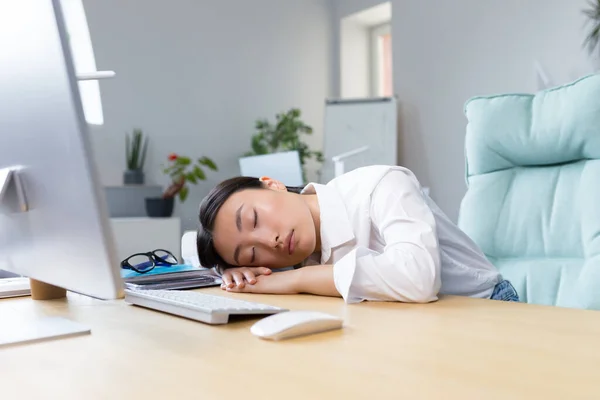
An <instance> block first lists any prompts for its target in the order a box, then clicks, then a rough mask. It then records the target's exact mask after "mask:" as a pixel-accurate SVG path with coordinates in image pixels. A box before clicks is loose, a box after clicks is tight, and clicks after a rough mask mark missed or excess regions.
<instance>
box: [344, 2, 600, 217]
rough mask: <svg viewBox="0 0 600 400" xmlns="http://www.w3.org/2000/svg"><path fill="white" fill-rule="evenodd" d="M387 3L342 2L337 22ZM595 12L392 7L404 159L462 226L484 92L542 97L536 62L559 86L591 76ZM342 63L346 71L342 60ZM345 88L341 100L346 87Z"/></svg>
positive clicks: (541, 5)
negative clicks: (472, 105) (587, 45)
mask: <svg viewBox="0 0 600 400" xmlns="http://www.w3.org/2000/svg"><path fill="white" fill-rule="evenodd" d="M378 3H380V1H377V0H334V12H335V14H336V18H335V19H334V23H335V21H339V20H340V19H341V18H343V17H344V16H347V15H350V14H352V13H355V12H357V11H360V10H361V9H364V8H368V7H371V6H373V5H376V4H378ZM585 5H586V1H585V0H527V1H523V0H502V1H493V0H452V1H447V0H426V1H425V0H402V1H400V0H392V15H393V17H392V41H393V51H394V60H393V62H394V66H393V70H394V87H395V92H396V94H397V95H398V98H399V100H400V104H401V118H400V129H401V132H400V146H401V149H400V160H401V163H402V164H403V165H405V166H407V167H408V168H411V169H412V170H413V171H414V172H415V173H416V174H417V176H418V177H419V178H420V180H421V182H422V183H423V184H424V185H427V186H431V191H432V196H433V197H434V198H435V200H436V201H437V202H438V203H439V205H440V207H441V208H442V209H443V210H444V211H445V212H447V213H448V215H449V216H450V217H451V218H452V219H454V220H456V218H457V215H458V209H459V205H460V201H461V199H462V197H463V195H464V193H465V190H466V187H465V183H464V158H463V154H464V152H463V147H464V135H465V126H466V119H465V117H464V114H463V105H464V103H465V102H466V101H467V99H468V98H470V97H472V96H475V95H480V94H491V93H497V92H515V91H516V92H523V91H526V92H531V91H535V90H536V89H537V87H536V82H537V81H536V77H535V75H534V73H533V63H534V60H535V59H538V60H540V62H541V63H542V64H543V66H544V67H545V69H546V70H547V71H548V72H549V74H550V75H551V76H552V77H553V78H554V80H555V83H564V82H566V81H569V80H572V79H575V78H576V77H578V76H580V75H582V74H586V73H589V72H590V71H591V67H590V65H589V61H588V60H589V59H588V57H587V55H586V54H585V52H584V51H583V50H582V47H581V43H582V40H583V38H584V36H585V33H584V30H583V25H584V21H585V20H584V17H583V16H582V14H581V9H582V8H584V7H585ZM336 28H337V30H336V31H335V32H339V26H338V27H335V28H334V29H336ZM333 57H334V68H338V69H339V62H338V64H335V58H336V57H337V58H338V59H339V53H337V54H333ZM338 76H339V75H338ZM335 90H337V92H336V93H334V94H336V95H339V85H338V86H335Z"/></svg>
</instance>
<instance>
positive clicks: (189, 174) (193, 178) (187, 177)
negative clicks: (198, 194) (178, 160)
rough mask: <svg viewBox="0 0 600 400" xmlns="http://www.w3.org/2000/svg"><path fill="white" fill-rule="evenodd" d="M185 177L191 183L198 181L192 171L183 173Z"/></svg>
mask: <svg viewBox="0 0 600 400" xmlns="http://www.w3.org/2000/svg"><path fill="white" fill-rule="evenodd" d="M185 179H187V180H188V181H190V182H192V183H193V184H196V183H198V180H197V179H196V175H194V174H193V173H192V172H190V173H187V174H185Z"/></svg>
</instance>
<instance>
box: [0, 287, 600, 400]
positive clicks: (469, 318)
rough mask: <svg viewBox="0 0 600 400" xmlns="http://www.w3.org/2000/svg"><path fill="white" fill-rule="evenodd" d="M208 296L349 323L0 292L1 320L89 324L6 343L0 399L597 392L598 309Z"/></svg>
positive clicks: (567, 395)
mask: <svg viewBox="0 0 600 400" xmlns="http://www.w3.org/2000/svg"><path fill="white" fill-rule="evenodd" d="M205 290H206V289H205ZM208 292H211V293H216V294H222V295H231V296H234V297H241V298H245V299H248V300H252V301H261V302H264V303H267V304H273V305H278V306H282V307H286V308H290V309H311V310H321V311H325V312H328V313H331V314H335V315H339V316H341V317H343V318H344V319H345V323H346V328H345V329H344V330H341V331H334V332H329V333H323V334H318V335H313V336H308V337H303V338H297V339H292V340H288V341H283V342H270V341H264V340H260V339H258V338H256V337H254V336H252V335H251V334H250V332H249V328H250V326H251V325H252V323H254V322H255V321H256V320H255V319H253V320H246V321H240V322H235V323H231V324H229V325H223V326H209V325H205V324H202V323H199V322H194V321H190V320H186V319H183V318H179V317H175V316H171V315H168V314H163V313H159V312H155V311H151V310H146V309H143V308H139V307H136V306H131V305H127V304H125V303H124V302H123V301H114V302H101V301H95V300H91V299H88V298H85V297H81V296H73V295H70V298H69V300H68V301H66V300H55V301H46V302H43V301H36V302H34V301H32V300H31V299H29V298H21V299H5V300H0V315H2V312H3V310H7V308H8V309H10V310H11V311H13V312H14V311H15V310H18V311H19V312H20V313H21V312H22V313H24V314H32V315H61V316H66V317H69V318H71V319H73V320H76V321H79V322H82V323H85V324H88V325H89V326H91V327H92V334H91V335H87V336H81V337H75V338H68V339H60V340H56V341H51V342H43V343H37V344H30V345H23V346H17V347H10V348H4V349H0V398H2V399H30V398H31V399H54V398H56V399H59V398H60V399H138V398H139V399H184V398H185V399H187V398H194V399H233V398H236V399H253V398H261V399H269V398H273V399H326V398H327V399H344V400H345V399H356V398H360V399H369V398H373V399H453V398H461V399H485V400H489V399H502V400H506V399H511V400H512V399H520V398H523V399H544V400H546V399H550V398H552V399H575V398H588V399H592V398H595V399H598V398H600V312H594V311H583V310H569V309H560V308H553V307H541V306H533V305H526V304H515V303H502V302H496V301H490V300H475V299H468V298H458V297H451V298H443V299H441V300H440V301H438V302H437V303H432V304H426V305H414V304H399V303H362V304H356V305H346V304H344V303H343V301H342V300H340V299H332V298H322V297H313V296H266V295H265V296H260V295H243V294H240V295H234V294H227V293H223V292H222V291H220V290H219V289H208ZM0 321H1V319H0ZM0 329H1V327H0ZM50 393H52V395H50Z"/></svg>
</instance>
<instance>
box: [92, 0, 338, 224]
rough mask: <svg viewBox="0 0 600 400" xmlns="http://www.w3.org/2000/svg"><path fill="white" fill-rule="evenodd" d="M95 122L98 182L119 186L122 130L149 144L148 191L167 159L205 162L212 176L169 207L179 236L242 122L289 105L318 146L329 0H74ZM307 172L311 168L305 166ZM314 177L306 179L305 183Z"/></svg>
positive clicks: (224, 165)
mask: <svg viewBox="0 0 600 400" xmlns="http://www.w3.org/2000/svg"><path fill="white" fill-rule="evenodd" d="M84 6H85V9H86V13H87V18H88V23H89V27H90V31H91V36H92V41H93V45H94V50H95V55H96V62H97V66H98V68H99V69H113V70H115V71H116V72H117V77H116V78H115V79H113V80H109V81H103V83H102V84H101V92H102V100H103V105H104V113H105V125H103V126H101V127H93V128H92V130H91V134H92V137H93V144H94V149H95V153H96V158H97V161H98V163H99V168H100V174H101V179H102V182H103V183H104V184H105V185H117V184H120V183H121V174H122V171H123V169H124V167H125V161H124V151H125V150H124V132H125V131H130V130H131V129H133V128H134V127H140V128H142V129H144V131H145V132H146V133H148V134H149V135H150V136H151V145H150V151H149V154H148V163H147V167H146V174H147V179H148V181H149V182H150V183H159V184H166V183H167V178H166V177H164V176H163V175H162V174H161V172H160V165H161V163H163V161H164V160H166V157H167V155H168V154H169V153H170V152H177V153H181V154H184V155H189V156H201V155H207V156H210V157H212V158H213V159H214V160H215V161H216V163H217V164H218V166H219V167H220V171H219V173H217V174H211V175H210V179H209V180H208V181H206V182H203V183H201V184H199V185H197V186H193V187H191V193H190V196H189V198H188V200H187V201H186V203H185V204H184V205H183V206H181V205H179V204H178V205H177V208H176V214H178V215H180V216H181V217H182V225H183V227H184V229H189V228H193V227H194V226H195V221H196V213H197V208H198V203H199V201H200V200H201V198H202V197H203V196H204V195H205V194H206V193H207V191H208V190H210V188H211V187H212V186H214V184H216V183H217V182H218V181H220V180H222V179H225V178H228V177H231V176H235V175H238V174H239V167H238V160H237V156H238V155H241V154H242V153H244V152H245V151H247V150H248V149H249V145H250V137H251V135H252V133H253V128H254V121H255V119H257V118H259V117H269V118H274V116H275V113H277V112H280V111H284V110H287V109H288V108H291V107H300V108H301V109H302V111H303V113H304V118H305V120H306V122H307V123H309V124H311V125H312V126H313V127H314V128H315V133H314V135H313V136H314V137H313V138H312V139H310V143H312V144H313V146H314V147H315V148H320V147H321V146H322V125H323V104H324V99H325V98H326V97H328V95H329V94H330V92H331V90H330V84H331V67H330V61H331V45H332V40H333V37H332V36H333V35H332V34H333V32H334V30H333V29H332V27H331V25H332V21H333V20H334V19H333V18H332V14H331V4H330V1H329V0H303V1H301V2H299V1H280V0H252V1H242V0H237V1H235V0H213V1H208V0H171V1H164V0H84ZM313 169H314V168H313ZM309 178H312V179H314V178H315V175H314V174H309Z"/></svg>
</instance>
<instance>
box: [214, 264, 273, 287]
mask: <svg viewBox="0 0 600 400" xmlns="http://www.w3.org/2000/svg"><path fill="white" fill-rule="evenodd" d="M270 274H271V270H270V269H269V268H265V267H239V268H228V269H226V270H225V272H224V273H223V276H222V277H221V279H222V280H223V283H222V284H221V289H230V288H233V287H236V286H237V287H238V288H244V287H245V286H246V283H249V284H250V285H254V284H255V283H256V277H257V276H261V275H270Z"/></svg>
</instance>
